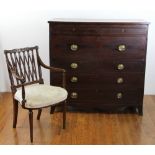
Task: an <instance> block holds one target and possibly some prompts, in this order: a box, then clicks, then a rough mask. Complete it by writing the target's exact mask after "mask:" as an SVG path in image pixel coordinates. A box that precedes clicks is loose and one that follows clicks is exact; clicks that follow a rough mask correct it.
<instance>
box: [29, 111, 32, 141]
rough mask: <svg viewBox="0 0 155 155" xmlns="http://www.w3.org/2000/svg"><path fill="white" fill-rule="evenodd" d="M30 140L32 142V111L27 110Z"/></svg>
mask: <svg viewBox="0 0 155 155" xmlns="http://www.w3.org/2000/svg"><path fill="white" fill-rule="evenodd" d="M29 124H30V140H31V143H32V142H33V111H32V110H29Z"/></svg>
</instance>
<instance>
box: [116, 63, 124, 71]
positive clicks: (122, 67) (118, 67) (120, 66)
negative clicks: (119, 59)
mask: <svg viewBox="0 0 155 155" xmlns="http://www.w3.org/2000/svg"><path fill="white" fill-rule="evenodd" d="M124 67H125V66H124V65H123V64H118V65H117V69H118V70H123V69H124Z"/></svg>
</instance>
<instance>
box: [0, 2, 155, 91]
mask: <svg viewBox="0 0 155 155" xmlns="http://www.w3.org/2000/svg"><path fill="white" fill-rule="evenodd" d="M153 6H154V5H153V0H144V1H142V0H92V1H91V0H76V1H75V0H0V92H4V91H10V87H9V85H10V83H9V80H8V74H7V70H6V64H5V61H4V54H3V51H4V49H12V48H21V47H26V46H34V45H39V47H40V56H41V58H42V59H43V61H44V62H45V63H46V64H49V41H48V39H49V35H48V31H49V29H48V23H47V21H48V20H52V19H53V18H88V19H91V18H93V19H144V20H146V21H149V22H150V23H151V24H150V27H149V37H148V50H147V65H146V79H145V94H155V82H154V79H155V69H154V66H155V18H154V14H155V9H154V8H153ZM43 76H44V79H45V82H46V83H49V73H48V71H44V72H43Z"/></svg>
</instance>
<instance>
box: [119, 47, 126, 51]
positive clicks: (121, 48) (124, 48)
mask: <svg viewBox="0 0 155 155" xmlns="http://www.w3.org/2000/svg"><path fill="white" fill-rule="evenodd" d="M125 50H126V46H125V45H118V51H119V52H124V51H125Z"/></svg>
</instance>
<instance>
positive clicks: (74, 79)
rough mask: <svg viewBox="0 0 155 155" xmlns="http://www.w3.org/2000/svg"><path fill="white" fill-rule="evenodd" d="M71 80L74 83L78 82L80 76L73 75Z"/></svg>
mask: <svg viewBox="0 0 155 155" xmlns="http://www.w3.org/2000/svg"><path fill="white" fill-rule="evenodd" d="M70 81H71V82H73V83H76V82H78V78H77V77H76V76H73V77H71V79H70Z"/></svg>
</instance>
